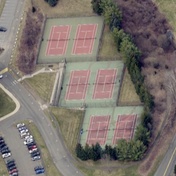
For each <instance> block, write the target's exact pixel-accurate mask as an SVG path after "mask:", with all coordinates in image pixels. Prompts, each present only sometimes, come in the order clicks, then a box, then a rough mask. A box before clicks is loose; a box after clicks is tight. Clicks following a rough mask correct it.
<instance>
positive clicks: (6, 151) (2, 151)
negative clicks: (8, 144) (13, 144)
mask: <svg viewBox="0 0 176 176" xmlns="http://www.w3.org/2000/svg"><path fill="white" fill-rule="evenodd" d="M1 153H2V154H4V153H10V150H9V149H8V148H5V149H3V150H1Z"/></svg>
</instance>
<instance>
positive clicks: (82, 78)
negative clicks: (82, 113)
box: [58, 61, 124, 107]
mask: <svg viewBox="0 0 176 176" xmlns="http://www.w3.org/2000/svg"><path fill="white" fill-rule="evenodd" d="M123 66H124V64H123V63H122V62H121V61H112V62H83V63H80V62H77V63H67V64H66V71H65V75H64V80H63V85H62V91H61V96H60V100H59V103H58V105H59V106H63V107H82V106H83V105H86V107H101V106H103V107H106V106H108V107H109V106H116V101H117V97H118V93H119V87H120V83H121V79H122V78H121V77H122V71H123ZM117 73H118V74H117Z"/></svg>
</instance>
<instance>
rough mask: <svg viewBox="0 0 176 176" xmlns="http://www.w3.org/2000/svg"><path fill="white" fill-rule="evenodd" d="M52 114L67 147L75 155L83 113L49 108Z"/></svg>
mask: <svg viewBox="0 0 176 176" xmlns="http://www.w3.org/2000/svg"><path fill="white" fill-rule="evenodd" d="M50 110H51V112H52V114H53V115H54V116H55V117H56V120H57V122H58V124H59V128H60V130H61V132H62V135H63V138H64V140H65V143H66V145H67V147H68V148H69V149H70V150H71V152H72V153H73V154H74V153H75V148H76V144H77V143H78V140H79V139H78V137H79V135H78V134H79V133H80V129H81V126H82V121H83V117H84V111H81V110H71V109H63V108H54V107H53V108H51V109H50Z"/></svg>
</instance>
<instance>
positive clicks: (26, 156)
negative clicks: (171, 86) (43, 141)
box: [1, 125, 45, 176]
mask: <svg viewBox="0 0 176 176" xmlns="http://www.w3.org/2000/svg"><path fill="white" fill-rule="evenodd" d="M1 135H2V136H3V137H4V140H5V143H6V144H7V146H8V147H9V149H10V151H11V154H12V155H11V157H8V158H6V159H5V161H7V160H8V159H10V158H12V159H14V160H15V163H16V166H17V169H18V173H19V176H21V175H22V176H34V175H36V174H35V171H34V168H35V167H36V166H41V165H42V161H41V160H37V161H32V158H31V156H30V153H29V151H28V148H27V146H26V145H25V144H24V139H21V137H20V133H19V131H18V129H17V128H16V126H15V125H13V126H9V127H8V128H7V129H6V130H3V132H1ZM36 143H37V142H36ZM40 175H41V176H44V175H45V174H40Z"/></svg>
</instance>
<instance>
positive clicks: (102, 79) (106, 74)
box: [93, 69, 117, 99]
mask: <svg viewBox="0 0 176 176" xmlns="http://www.w3.org/2000/svg"><path fill="white" fill-rule="evenodd" d="M116 76H117V69H109V70H98V74H97V77H96V81H95V83H94V84H95V87H94V93H93V99H105V98H112V94H113V90H114V84H115V81H116Z"/></svg>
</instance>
